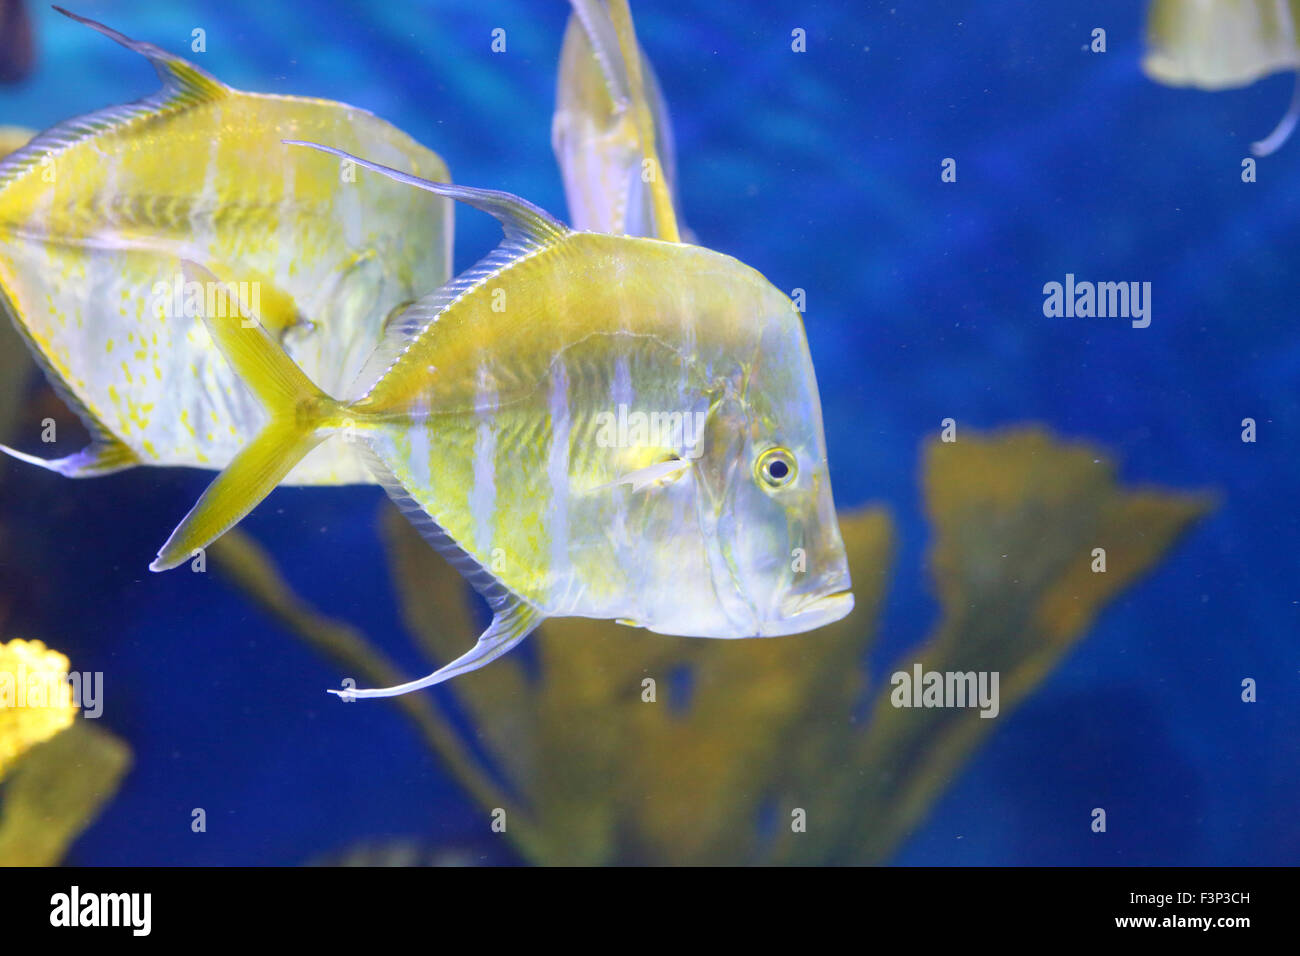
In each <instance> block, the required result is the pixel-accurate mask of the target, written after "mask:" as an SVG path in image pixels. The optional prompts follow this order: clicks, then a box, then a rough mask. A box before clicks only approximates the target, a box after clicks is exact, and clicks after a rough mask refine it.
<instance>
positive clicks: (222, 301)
mask: <svg viewBox="0 0 1300 956" xmlns="http://www.w3.org/2000/svg"><path fill="white" fill-rule="evenodd" d="M184 269H185V274H186V279H187V280H188V281H198V282H202V283H205V284H207V283H210V284H208V285H206V288H207V289H209V290H212V292H211V294H210V295H206V296H205V297H204V300H205V302H207V303H210V304H212V305H215V309H213V310H212V311H213V312H214V313H215V314H213V315H208V314H207V310H205V314H204V315H203V322H204V324H205V325H206V326H207V328H208V332H209V333H210V334H211V335H212V341H213V342H214V343H215V344H216V345H217V347H218V348H219V349H220V350H221V353H222V355H224V356H225V358H226V361H227V362H229V363H230V365H231V367H232V368H233V369H234V370H235V372H236V374H238V375H239V377H240V379H241V380H242V381H243V382H244V384H246V385H247V386H248V387H249V389H250V390H251V391H252V392H253V394H255V395H256V396H257V397H258V399H259V400H261V402H262V404H263V405H265V406H266V409H267V411H268V412H270V415H271V420H270V422H269V423H268V424H267V426H266V427H265V428H264V429H262V431H261V432H259V433H258V435H257V437H256V438H254V439H253V440H252V441H251V442H249V443H248V444H247V445H246V446H244V448H243V449H242V450H241V451H240V452H239V454H237V455H236V456H235V457H234V459H233V460H232V461H231V462H230V464H229V465H228V466H226V470H225V471H223V472H222V473H221V474H220V475H218V476H217V477H216V479H215V480H214V481H213V482H212V484H211V485H209V486H208V489H207V491H205V492H203V495H202V497H200V498H199V500H198V502H197V503H195V505H194V507H193V508H192V509H190V513H189V514H187V515H186V516H185V520H183V521H182V522H181V523H180V524H179V525H178V526H177V527H176V530H175V531H173V532H172V534H171V537H170V538H168V539H167V543H166V544H164V545H163V546H162V549H161V550H160V551H159V552H158V557H157V558H155V559H154V561H153V563H152V564H150V565H149V569H150V570H152V571H166V570H168V569H169V568H174V567H176V566H177V565H179V564H182V563H183V562H185V561H187V560H189V559H190V557H191V556H193V554H194V552H195V551H197V550H198V549H200V548H203V547H204V546H206V545H208V544H210V543H211V542H213V541H215V540H216V539H217V538H219V537H221V536H222V535H223V534H225V533H226V532H227V531H228V530H230V528H232V527H234V526H235V525H236V524H238V523H239V521H240V520H242V519H243V517H244V516H245V515H247V514H248V513H249V512H250V511H252V510H253V508H254V507H256V506H257V504H258V502H260V501H261V500H262V499H263V498H265V497H266V496H267V495H268V494H270V493H271V490H272V489H273V488H275V486H276V485H278V484H279V483H280V481H281V480H282V479H283V478H284V476H285V475H287V474H288V473H289V472H290V471H291V470H292V469H293V466H294V465H296V464H298V462H299V461H301V460H302V458H303V457H304V456H305V455H306V454H307V453H308V452H309V451H311V450H312V449H313V448H315V447H316V446H317V445H319V444H320V443H321V442H322V441H324V440H325V438H326V437H328V436H329V434H330V432H331V430H332V429H333V428H335V427H338V426H339V425H340V424H341V421H340V419H341V416H340V414H339V413H340V410H341V408H342V406H341V405H340V404H339V403H338V402H336V401H335V400H334V399H332V398H331V397H330V396H328V395H326V394H325V393H324V392H322V391H321V390H320V389H318V388H317V387H316V386H315V384H313V383H312V381H311V379H309V378H308V377H307V376H306V375H305V374H303V371H302V369H300V368H298V366H297V365H295V364H294V363H293V359H291V358H289V356H288V355H286V354H285V352H284V350H283V349H281V348H280V346H279V344H278V343H277V342H276V341H275V340H274V339H273V338H271V336H270V335H268V334H267V332H266V330H265V329H264V328H262V325H261V323H260V321H258V320H257V317H255V316H249V315H248V313H247V312H246V311H245V310H244V309H243V307H242V306H241V304H240V303H239V302H238V301H237V299H236V298H235V297H234V296H232V295H231V294H230V293H231V291H232V286H231V285H228V284H226V283H223V282H221V281H220V280H219V279H217V278H216V277H215V276H214V275H212V273H211V272H209V271H207V270H206V269H204V268H203V267H202V266H199V265H196V264H194V263H190V262H186V263H185V264H184Z"/></svg>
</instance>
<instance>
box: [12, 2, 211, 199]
mask: <svg viewBox="0 0 1300 956" xmlns="http://www.w3.org/2000/svg"><path fill="white" fill-rule="evenodd" d="M54 9H55V10H57V11H58V12H59V13H61V14H63V15H64V16H65V17H68V18H69V19H71V20H75V21H77V22H78V23H82V24H85V25H86V26H88V27H90V28H91V29H92V30H95V31H96V32H98V33H102V34H104V36H106V37H108V38H109V39H110V40H113V41H115V42H117V43H120V44H121V45H122V46H124V47H126V48H127V49H128V50H132V51H134V52H136V53H139V54H140V55H141V56H143V57H145V58H147V59H148V60H149V62H150V63H152V64H153V67H154V69H155V70H156V71H157V72H158V77H159V79H161V80H162V84H163V88H162V89H161V90H159V91H158V92H157V93H155V94H153V95H152V96H149V97H146V98H145V99H142V100H137V101H136V102H134V103H128V104H126V105H124V106H110V107H108V108H107V109H102V110H99V111H97V112H94V113H88V114H87V115H85V116H79V117H76V118H75V119H71V120H67V121H66V122H63V123H59V124H58V125H57V126H52V127H50V128H49V129H47V130H46V131H45V132H43V133H41V134H39V135H38V136H36V137H34V138H33V139H32V140H30V141H29V142H28V143H27V145H26V146H23V147H22V148H21V149H18V150H15V151H14V152H12V153H10V154H9V155H8V156H6V157H4V158H3V159H0V188H3V187H5V186H7V185H8V184H9V183H10V182H12V181H14V180H16V179H18V178H19V177H21V176H22V175H23V174H25V173H26V172H27V171H28V170H29V169H30V168H31V167H33V166H35V165H36V164H38V163H40V162H42V160H43V158H44V157H46V156H49V155H51V154H54V153H58V152H60V151H61V150H63V149H66V148H67V147H69V146H70V145H72V144H73V143H76V142H78V141H79V140H82V139H84V138H86V137H91V136H97V135H99V134H100V133H102V132H103V131H104V129H105V127H108V126H114V125H117V124H122V123H130V122H133V121H136V120H141V119H144V120H149V119H156V118H157V116H158V113H159V111H167V110H183V109H185V108H186V107H190V106H193V105H194V104H196V103H202V102H206V101H210V100H216V99H220V98H222V97H225V96H230V95H231V94H233V93H234V92H235V91H234V90H232V89H231V88H230V87H228V86H226V84H224V83H222V82H221V81H220V80H218V79H217V78H216V77H214V76H212V75H211V74H210V73H207V72H206V71H204V70H201V69H199V68H198V67H197V66H195V65H194V64H193V63H190V62H189V61H188V60H182V59H181V58H180V57H178V56H174V55H173V54H171V53H168V52H167V51H166V50H163V49H160V48H159V47H156V46H154V45H153V44H152V43H144V42H141V41H140V40H132V39H131V38H130V37H128V36H126V35H124V34H121V33H118V32H117V31H116V30H114V29H113V28H112V27H108V26H105V25H104V24H102V23H98V22H96V21H95V20H91V19H89V18H88V17H82V16H78V15H77V14H75V13H72V12H70V11H68V10H65V9H63V8H62V7H57V6H56V7H55V8H54Z"/></svg>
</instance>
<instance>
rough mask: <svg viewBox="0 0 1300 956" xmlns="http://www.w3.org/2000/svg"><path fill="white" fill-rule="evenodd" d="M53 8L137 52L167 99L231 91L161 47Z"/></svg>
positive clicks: (212, 96) (205, 96) (203, 97)
mask: <svg viewBox="0 0 1300 956" xmlns="http://www.w3.org/2000/svg"><path fill="white" fill-rule="evenodd" d="M54 9H55V10H56V11H57V12H59V13H61V14H63V15H64V16H65V17H67V18H68V19H70V20H75V21H76V22H77V23H80V24H81V25H82V26H87V27H90V29H92V30H94V31H95V32H97V33H102V34H103V35H104V36H106V37H108V38H109V39H110V40H112V41H113V42H115V43H118V44H120V45H121V46H124V47H126V48H127V49H128V50H130V51H132V52H133V53H139V54H140V55H141V56H143V57H145V58H146V59H147V60H148V61H149V62H150V63H152V64H153V68H154V69H155V70H156V71H157V72H158V77H159V79H161V80H162V82H163V87H164V89H165V92H166V93H167V94H168V95H169V97H173V98H182V99H190V100H207V99H215V98H216V97H219V96H224V95H225V94H226V93H227V92H229V90H230V87H228V86H226V85H225V84H224V83H222V82H221V81H220V80H218V79H217V78H216V77H215V76H213V75H212V74H211V73H208V72H207V71H206V70H204V69H202V68H200V67H198V66H195V65H194V64H193V63H191V62H190V61H189V60H185V59H182V58H181V57H179V56H176V55H175V54H174V53H168V52H167V51H166V50H164V49H163V48H162V47H159V46H154V44H152V43H146V42H145V41H143V40H133V39H131V38H130V37H129V36H127V35H126V34H125V33H121V32H119V31H117V30H114V29H113V28H112V27H110V26H108V25H106V24H103V23H100V22H99V21H98V20H92V19H91V18H90V17H83V16H81V14H78V13H73V12H72V11H71V10H68V9H66V8H64V7H60V6H57V5H56V6H55V7H54Z"/></svg>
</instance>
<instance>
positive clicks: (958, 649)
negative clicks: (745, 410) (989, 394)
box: [211, 427, 1211, 864]
mask: <svg viewBox="0 0 1300 956" xmlns="http://www.w3.org/2000/svg"><path fill="white" fill-rule="evenodd" d="M922 478H923V485H924V491H925V499H926V507H927V512H928V515H929V518H930V521H931V523H932V525H933V528H934V542H933V545H932V548H931V552H930V559H929V564H930V570H931V573H932V574H933V577H934V583H935V589H936V593H937V596H938V599H939V604H940V608H941V615H940V619H939V623H938V625H937V626H936V627H935V628H934V630H933V631H932V632H931V633H930V634H929V635H928V636H927V637H925V639H924V640H922V641H921V642H920V643H919V644H918V645H917V646H915V647H914V648H913V649H912V650H910V651H909V652H908V653H907V654H905V655H904V658H903V659H900V660H899V661H898V662H897V664H898V666H899V667H900V668H902V669H904V670H906V669H908V668H911V667H913V666H914V665H916V664H920V665H921V666H922V667H923V669H925V670H937V671H954V672H971V671H996V672H998V673H999V675H1000V681H1001V683H1000V686H1001V695H1000V714H1001V715H1002V716H1003V717H1005V715H1006V714H1008V713H1009V712H1011V711H1012V710H1013V709H1014V707H1015V706H1016V704H1018V703H1019V702H1020V701H1021V700H1023V699H1024V698H1025V697H1026V696H1027V695H1028V694H1029V693H1031V692H1032V690H1033V689H1034V687H1036V686H1038V685H1039V684H1040V683H1041V682H1042V681H1043V680H1044V679H1045V678H1046V677H1047V676H1048V674H1050V673H1051V671H1052V669H1053V668H1054V667H1055V665H1056V664H1057V663H1058V662H1059V661H1060V659H1061V658H1062V656H1063V655H1064V654H1066V653H1067V652H1068V651H1069V650H1070V649H1071V648H1072V647H1073V646H1074V645H1075V644H1076V643H1077V642H1078V641H1079V640H1080V639H1081V638H1082V636H1083V635H1084V634H1085V633H1086V631H1087V629H1088V627H1089V626H1090V625H1091V623H1092V622H1093V620H1094V619H1095V618H1096V616H1097V615H1098V614H1099V613H1100V612H1101V610H1102V609H1103V608H1104V607H1105V605H1106V604H1107V603H1108V602H1109V601H1110V600H1111V599H1113V598H1114V597H1115V596H1116V595H1117V594H1118V593H1120V592H1121V591H1122V590H1123V589H1124V588H1126V587H1128V586H1129V585H1131V584H1132V583H1133V582H1135V581H1136V580H1137V579H1138V578H1139V577H1141V576H1142V575H1143V574H1144V573H1145V572H1147V571H1148V570H1150V569H1151V568H1152V567H1154V566H1155V565H1156V564H1157V563H1158V561H1159V560H1160V558H1161V556H1162V555H1163V554H1164V553H1165V552H1166V551H1167V550H1168V549H1169V548H1170V547H1171V546H1172V544H1173V543H1174V542H1175V540H1176V539H1177V537H1178V536H1179V535H1180V534H1181V533H1182V532H1183V531H1184V530H1185V529H1186V528H1187V527H1188V526H1189V524H1190V523H1191V522H1192V521H1193V520H1195V519H1196V518H1198V517H1199V516H1200V515H1202V514H1204V513H1205V511H1206V510H1207V509H1208V508H1209V507H1210V506H1211V501H1210V500H1209V499H1208V498H1207V497H1206V496H1203V495H1188V494H1180V493H1173V492H1169V491H1165V490H1159V489H1142V488H1138V489H1128V488H1124V487H1121V485H1120V484H1119V483H1118V481H1117V479H1116V476H1115V471H1114V468H1113V466H1112V465H1111V464H1109V463H1108V462H1107V461H1106V460H1105V459H1104V458H1103V456H1102V455H1101V454H1100V453H1098V452H1097V450H1096V449H1093V448H1091V447H1089V446H1087V445H1082V444H1070V443H1066V442H1062V441H1060V440H1058V439H1055V438H1053V437H1052V436H1050V435H1049V434H1048V433H1047V432H1045V431H1044V430H1042V429H1041V428H1037V427H1027V428H1019V429H1012V430H1007V431H1003V432H1000V433H995V434H991V435H986V436H977V437H963V438H962V440H961V441H960V442H955V443H944V442H940V441H935V442H932V443H931V444H930V445H928V446H927V447H926V449H925V452H924V458H923V465H922ZM382 525H383V533H384V536H385V539H386V542H387V548H388V552H389V556H390V562H391V566H392V578H393V581H394V584H395V587H396V589H397V592H398V596H399V599H400V602H401V608H402V612H403V616H404V620H405V622H406V624H407V626H408V628H409V630H410V632H411V634H412V635H413V637H414V639H415V640H416V642H417V643H418V644H419V646H420V647H421V648H422V649H423V651H424V652H425V654H426V655H427V656H428V657H429V658H430V660H431V662H433V663H435V664H440V663H443V662H445V661H447V660H449V659H451V658H453V657H454V656H456V654H458V653H459V652H460V651H461V650H463V649H464V648H465V647H467V646H469V644H471V643H472V642H473V641H474V639H475V636H476V635H477V633H478V629H479V628H478V623H477V621H476V607H475V603H474V602H475V600H476V599H475V598H473V597H472V595H471V593H470V592H469V591H468V589H467V588H466V586H465V585H464V583H463V582H462V580H461V578H460V577H459V575H458V574H456V572H455V571H453V570H452V569H451V568H450V567H449V566H447V565H446V563H445V562H444V561H443V560H442V558H440V557H439V556H438V555H437V554H435V553H434V552H433V551H432V550H431V549H429V548H428V547H427V546H426V545H425V544H424V542H423V541H422V540H421V539H420V538H419V536H418V535H417V534H416V533H415V532H414V531H412V530H411V529H410V528H409V526H408V525H407V524H406V523H405V522H404V521H403V520H402V519H401V518H400V517H399V516H398V515H397V513H396V512H395V511H394V510H392V509H391V508H389V509H388V510H387V513H386V515H385V517H384V519H383V522H382ZM841 526H842V530H843V533H844V538H845V544H846V547H847V550H848V554H849V564H850V569H851V572H852V575H853V581H854V590H855V593H856V596H857V605H856V609H855V610H854V612H853V613H852V614H851V615H850V616H849V617H847V618H845V619H844V620H842V621H840V622H837V623H835V624H833V625H831V626H829V627H826V628H823V629H821V630H819V631H817V632H814V633H811V634H807V635H801V636H798V637H790V638H777V639H769V640H749V641H706V640H697V639H680V638H672V637H665V636H663V635H658V634H649V633H646V632H644V631H639V630H634V629H629V628H627V627H623V626H621V625H618V624H615V623H612V622H607V621H594V620H581V619H570V620H553V621H547V622H546V623H545V624H543V626H542V627H541V628H540V629H539V632H538V633H537V634H536V635H535V636H534V637H533V638H530V643H531V645H532V648H531V650H532V658H533V660H532V665H533V666H528V664H529V661H528V659H527V658H528V655H525V654H520V653H518V652H517V653H516V654H513V655H509V656H507V657H505V658H503V659H501V660H499V661H496V662H494V663H493V664H492V665H491V666H489V667H487V668H484V669H483V670H481V671H478V672H475V673H473V674H468V675H465V676H463V677H460V678H457V679H456V680H455V681H452V682H451V683H450V684H449V685H448V688H449V689H447V690H446V691H443V692H440V694H421V695H411V696H409V697H404V698H398V699H396V700H395V701H393V702H392V705H393V706H395V707H397V708H399V709H400V711H401V712H402V713H403V714H404V715H405V716H406V717H407V718H408V719H410V720H412V721H413V722H414V723H415V725H416V726H417V727H418V728H419V730H420V733H421V735H422V737H423V739H424V740H425V742H426V744H427V745H428V746H429V748H430V750H431V751H432V752H433V753H435V754H436V755H438V756H439V757H440V758H441V759H442V760H443V761H444V763H445V764H446V766H447V768H448V770H449V772H450V773H451V774H452V776H453V777H455V778H456V779H458V780H459V781H461V783H462V784H463V785H464V786H465V787H466V790H467V791H468V792H469V793H470V794H471V796H472V797H473V798H474V799H475V800H476V801H477V802H478V803H479V804H480V805H482V806H483V808H484V809H485V811H493V810H496V809H498V808H500V809H504V810H506V811H507V813H508V819H509V825H508V827H507V831H506V834H507V836H508V838H509V839H510V840H512V841H513V843H514V845H515V846H516V848H517V849H518V851H519V852H520V853H521V854H522V856H523V857H524V858H525V859H527V860H529V861H531V862H535V863H545V864H559V863H567V864H575V863H584V864H604V863H674V864H680V863H699V864H705V863H722V862H727V863H825V862H833V863H882V862H886V861H888V860H889V859H890V858H891V857H892V856H893V855H894V853H895V852H896V851H897V849H898V847H899V846H900V844H901V843H902V842H903V841H904V840H905V839H906V838H907V836H908V835H909V834H910V833H911V832H913V831H914V830H915V829H916V827H917V826H918V825H919V824H920V823H921V822H922V821H923V819H924V817H925V814H926V812H927V811H928V809H929V808H930V807H931V806H932V805H933V803H934V802H935V800H936V799H937V798H938V797H939V796H940V795H941V794H942V793H943V792H944V790H945V789H946V788H947V787H948V786H949V785H950V784H951V783H952V782H953V780H954V779H955V778H956V776H957V775H958V774H959V773H960V771H961V768H962V766H963V765H964V764H965V763H967V762H968V761H969V760H970V758H971V756H972V755H973V754H974V753H975V752H976V750H977V749H978V747H979V746H980V744H981V743H982V742H983V741H984V740H985V739H986V738H987V737H988V735H989V734H990V733H991V732H992V731H993V730H994V729H995V727H996V724H997V721H996V720H989V719H984V718H981V716H980V714H979V711H977V710H975V709H972V708H961V707H956V708H954V707H938V708H911V709H904V708H899V707H895V706H894V705H893V703H892V701H891V692H892V690H893V687H892V681H891V680H888V679H883V678H881V679H876V680H875V681H870V680H869V675H868V673H867V669H866V659H867V655H868V652H869V651H870V650H871V647H872V644H873V640H874V636H875V633H876V630H877V626H878V619H879V616H880V607H881V604H882V602H883V600H884V597H885V594H886V588H887V582H888V576H889V573H890V571H889V567H890V564H891V550H892V537H893V531H892V521H891V518H890V516H889V515H888V513H887V512H886V511H885V510H884V509H883V508H880V507H869V508H865V509H860V510H856V511H851V512H848V513H845V514H844V515H842V517H841ZM223 540H224V542H225V543H224V544H219V545H218V546H214V548H213V550H212V552H211V557H213V559H214V560H215V561H216V564H217V566H218V567H220V568H222V569H224V570H225V571H226V572H227V573H228V574H230V575H231V576H232V578H233V579H234V580H235V582H236V584H238V585H239V587H240V588H241V589H242V590H244V592H245V593H246V594H249V595H250V596H252V597H253V599H254V600H255V601H256V602H257V603H258V604H259V605H260V606H262V607H263V608H264V609H266V610H267V611H268V612H269V613H271V614H272V615H273V616H274V617H275V618H276V619H277V620H279V621H280V622H281V623H282V624H284V625H285V626H286V627H287V628H288V629H289V630H290V631H291V632H292V633H294V634H295V635H297V636H298V637H299V638H301V639H303V640H304V641H306V642H307V643H308V644H309V645H311V646H312V647H314V648H316V649H317V650H319V651H321V652H323V653H325V654H326V655H328V656H329V657H331V658H332V659H333V660H335V661H336V662H337V663H339V664H340V665H341V666H342V667H344V668H345V669H346V671H347V672H348V673H350V674H351V675H352V676H354V677H359V678H365V679H367V680H375V681H382V682H384V683H394V682H397V681H399V680H401V679H403V675H402V674H401V673H399V672H398V670H397V668H395V667H394V666H393V665H392V663H391V662H389V660H388V659H387V658H386V656H385V655H383V653H382V652H380V651H379V650H377V649H376V648H375V647H374V646H373V645H372V644H371V643H370V642H369V641H368V640H367V639H366V638H365V637H364V636H363V635H362V634H361V633H360V632H358V631H356V630H355V629H354V628H351V627H349V626H348V625H345V624H341V623H338V622H335V621H332V620H330V619H329V618H326V617H323V616H322V615H320V614H319V613H317V612H316V611H315V610H313V609H312V608H310V607H309V606H308V605H306V604H305V603H304V602H302V601H301V600H300V599H299V598H297V597H296V596H295V595H293V593H292V592H291V591H290V590H289V588H288V587H287V586H286V585H285V584H284V583H283V581H282V579H281V578H280V576H279V575H278V573H277V572H275V570H274V566H273V564H272V563H271V562H270V561H269V559H268V558H267V557H266V556H265V554H264V553H262V551H261V550H260V548H258V546H257V545H256V544H255V543H253V542H252V540H251V539H249V538H248V537H247V536H246V535H243V534H240V533H237V532H232V533H231V534H228V535H227V536H226V538H225V539H223ZM1097 549H1104V557H1103V558H1102V562H1103V564H1102V565H1101V566H1100V568H1099V563H1098V551H1097ZM1102 568H1104V569H1102ZM441 693H447V694H450V695H452V696H453V697H454V698H455V702H456V704H457V705H458V706H459V707H460V708H462V709H463V711H464V712H465V714H466V716H467V717H468V718H469V720H470V721H471V722H472V725H473V727H474V729H475V733H476V740H475V744H476V745H477V746H479V747H481V748H483V751H484V752H485V753H486V754H487V755H488V757H489V760H490V765H489V763H488V762H487V761H483V760H481V759H479V758H476V756H475V748H474V747H472V746H471V744H470V741H468V740H466V739H463V738H462V736H461V735H460V734H459V733H458V731H457V729H456V726H455V723H454V722H453V721H452V720H451V719H450V718H449V717H448V715H447V713H446V712H445V711H444V710H443V709H442V707H441V706H440V705H439V703H438V701H439V700H440V698H441ZM863 705H865V711H864V706H863ZM863 712H865V714H866V715H867V716H866V719H861V718H859V717H858V716H857V715H858V714H859V713H863ZM497 779H500V780H502V781H504V785H503V786H498V785H497V783H496V782H495V781H496V780H497Z"/></svg>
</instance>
